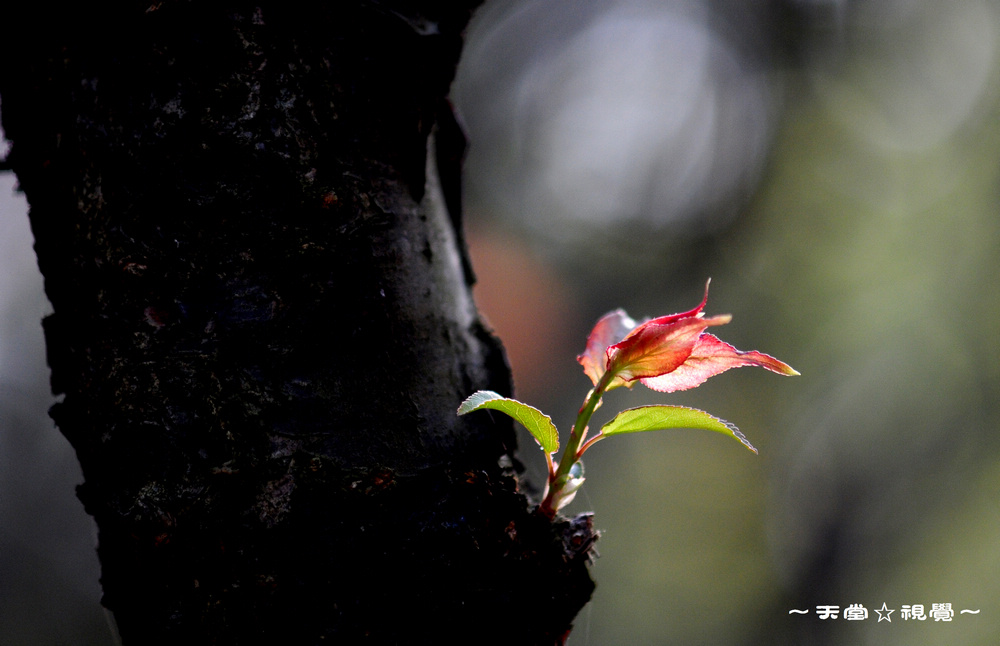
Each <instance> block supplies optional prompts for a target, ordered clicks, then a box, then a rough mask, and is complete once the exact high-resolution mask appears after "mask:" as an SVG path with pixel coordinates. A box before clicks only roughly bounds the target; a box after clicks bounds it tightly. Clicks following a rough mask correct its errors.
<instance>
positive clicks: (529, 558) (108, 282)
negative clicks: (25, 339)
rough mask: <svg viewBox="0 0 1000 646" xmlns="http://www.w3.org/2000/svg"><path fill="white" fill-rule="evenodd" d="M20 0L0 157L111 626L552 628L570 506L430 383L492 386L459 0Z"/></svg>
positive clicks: (463, 391)
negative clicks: (24, 241) (24, 232)
mask: <svg viewBox="0 0 1000 646" xmlns="http://www.w3.org/2000/svg"><path fill="white" fill-rule="evenodd" d="M19 4H21V5H29V4H30V5H32V7H35V6H38V7H40V8H32V7H27V6H23V7H20V8H16V9H15V8H7V9H3V10H0V11H2V15H0V17H2V18H3V23H4V24H5V27H6V29H5V31H6V32H7V34H6V35H5V36H4V45H2V46H0V47H2V48H3V50H2V51H0V54H2V58H0V96H2V100H3V104H2V110H3V125H4V128H5V130H6V133H7V136H8V139H10V141H11V143H12V148H11V153H10V155H9V163H10V166H11V167H12V168H13V169H14V170H15V171H16V173H17V176H18V180H19V183H20V185H21V188H22V189H23V190H24V192H25V193H26V195H27V198H28V200H29V204H30V208H31V210H30V218H31V224H32V228H33V231H34V234H35V238H36V245H35V249H36V251H37V255H38V261H39V265H40V267H41V270H42V273H43V274H44V276H45V283H46V292H47V294H48V297H49V299H50V301H51V302H52V305H53V309H54V314H52V315H51V316H49V317H48V318H46V319H45V321H44V328H45V333H46V341H47V345H48V360H49V365H50V366H51V368H52V387H53V390H54V392H56V393H57V394H60V393H64V394H65V397H64V399H63V400H62V401H61V402H60V403H58V404H56V405H55V406H54V407H53V410H52V415H53V417H54V418H55V420H56V422H57V424H58V426H59V428H60V430H61V431H62V433H63V434H64V435H65V436H66V437H67V438H68V439H69V441H70V442H71V443H72V445H73V447H74V448H75V450H76V452H77V455H78V457H79V459H80V463H81V465H82V467H83V472H84V478H85V481H84V483H83V484H82V485H81V486H80V487H79V497H80V499H81V500H82V501H83V502H84V504H85V506H86V508H87V511H88V512H89V513H90V514H92V515H93V516H94V518H95V520H96V522H97V525H98V529H99V546H98V554H99V557H100V560H101V564H102V572H103V574H102V584H103V587H104V599H103V603H104V605H106V606H107V607H108V608H109V609H110V610H111V611H112V612H113V613H114V616H115V619H116V620H117V623H118V626H119V630H120V634H121V637H122V641H123V643H125V644H126V645H128V644H249V643H267V642H268V641H274V642H278V641H280V643H289V644H319V643H353V642H361V641H364V642H365V643H497V642H504V641H509V642H510V643H517V644H535V643H537V644H545V643H549V644H551V643H557V642H559V640H560V639H561V637H562V636H563V635H564V634H565V633H566V632H567V631H568V629H569V626H570V622H571V621H572V619H573V617H574V616H575V614H576V612H577V611H578V610H579V608H580V607H582V605H583V604H584V603H585V602H586V601H587V599H588V598H589V596H590V593H591V591H592V587H593V584H592V582H591V580H590V577H589V574H588V571H587V565H586V561H587V557H588V550H589V545H590V544H591V542H592V540H593V538H594V534H593V530H592V528H591V526H590V524H589V517H582V518H579V519H576V521H575V522H573V523H571V522H569V521H565V520H560V521H559V522H556V523H549V522H548V521H546V520H545V519H544V518H542V517H541V516H540V515H538V514H536V513H533V511H532V510H531V508H530V506H529V503H528V501H527V500H526V499H525V498H524V497H523V496H522V495H521V494H520V493H519V492H518V491H517V489H516V478H515V475H514V474H513V472H512V471H511V469H510V464H511V463H512V451H513V449H514V435H513V429H512V427H511V426H510V424H509V422H508V421H507V420H506V418H505V416H497V417H496V418H490V417H489V416H488V415H486V414H477V415H470V416H467V417H463V418H458V417H456V415H455V409H456V408H457V406H458V404H459V403H460V402H461V400H462V399H463V398H464V397H465V396H467V395H469V394H471V393H472V392H473V391H475V390H476V389H480V388H490V389H493V390H497V391H499V392H501V393H505V394H506V393H508V391H509V390H510V385H509V374H508V370H507V368H506V364H505V361H504V359H503V354H502V350H501V348H500V346H499V344H498V342H497V341H496V340H495V339H494V338H493V337H492V336H491V335H490V334H489V333H488V332H487V331H486V330H485V329H484V328H483V326H482V324H481V323H480V322H479V319H478V317H477V314H476V312H475V308H474V306H473V304H472V302H471V297H470V290H469V286H470V285H471V282H472V277H471V275H470V272H469V269H468V266H467V263H465V262H464V261H463V258H464V248H463V244H462V242H461V237H460V228H459V226H458V222H459V219H460V216H459V204H460V200H459V195H458V189H459V172H460V161H461V148H462V144H463V141H464V140H463V139H462V136H461V133H460V131H459V130H458V127H457V125H456V123H455V120H454V118H453V116H452V114H451V111H450V109H449V108H448V104H447V101H446V99H445V97H446V95H447V92H448V87H449V84H450V82H451V79H452V76H453V74H454V70H455V65H456V63H457V60H458V54H459V51H460V49H461V34H462V30H463V29H464V27H465V24H466V22H467V20H468V18H469V15H470V12H471V11H472V9H473V7H474V5H475V4H477V2H476V1H475V0H469V1H468V2H465V3H462V2H451V3H448V2H434V1H430V0H427V1H424V2H380V1H376V0H369V1H354V2H331V3H329V4H328V6H326V7H325V8H322V9H321V8H317V7H315V6H314V5H312V4H310V5H308V7H309V8H308V9H305V8H303V9H297V8H289V5H291V4H292V3H289V2H275V3H270V4H269V3H266V2H262V3H259V5H252V6H243V5H242V4H241V3H232V4H230V5H221V4H219V5H217V4H216V3H191V2H184V1H182V0H164V1H163V2H155V1H151V0H147V1H146V2H124V1H118V2H108V3H97V4H96V5H94V4H92V3H76V4H68V5H66V6H64V7H53V5H52V4H45V5H39V4H38V3H19ZM222 7H225V8H222ZM12 33H17V34H18V35H19V36H20V39H17V44H16V46H15V45H14V43H13V40H15V39H11V38H9V35H10V34H12Z"/></svg>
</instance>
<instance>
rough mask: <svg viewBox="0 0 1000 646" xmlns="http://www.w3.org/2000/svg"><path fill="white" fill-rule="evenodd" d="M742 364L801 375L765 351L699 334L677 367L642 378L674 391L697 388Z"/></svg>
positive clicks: (654, 386)
mask: <svg viewBox="0 0 1000 646" xmlns="http://www.w3.org/2000/svg"><path fill="white" fill-rule="evenodd" d="M742 366H760V367H761V368H767V369H768V370H770V371H772V372H776V373H778V374H781V375H788V376H792V375H797V374H799V373H798V372H797V371H796V370H795V369H794V368H792V367H791V366H789V365H788V364H787V363H784V362H782V361H779V360H777V359H775V358H774V357H772V356H770V355H767V354H764V353H763V352H757V351H756V350H750V351H747V352H743V351H740V350H737V349H736V348H734V347H733V346H731V345H729V344H728V343H726V342H725V341H720V340H719V339H718V338H717V337H715V336H713V335H711V334H702V335H701V336H699V337H698V342H697V343H696V344H695V346H694V348H693V349H692V351H691V354H690V355H689V356H688V357H687V359H686V360H685V361H684V362H683V363H682V364H681V365H679V366H678V367H677V368H676V369H674V370H673V371H671V372H667V373H664V374H661V375H657V376H653V377H647V378H643V379H642V380H641V381H642V384H643V385H644V386H647V387H649V388H652V389H653V390H658V391H660V392H663V393H672V392H674V391H677V390H688V389H689V388H695V387H696V386H700V385H701V384H703V383H704V382H705V380H707V379H708V378H709V377H714V376H715V375H717V374H720V373H723V372H725V371H727V370H729V369H730V368H739V367H742Z"/></svg>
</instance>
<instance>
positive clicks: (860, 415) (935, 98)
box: [454, 0, 1000, 645]
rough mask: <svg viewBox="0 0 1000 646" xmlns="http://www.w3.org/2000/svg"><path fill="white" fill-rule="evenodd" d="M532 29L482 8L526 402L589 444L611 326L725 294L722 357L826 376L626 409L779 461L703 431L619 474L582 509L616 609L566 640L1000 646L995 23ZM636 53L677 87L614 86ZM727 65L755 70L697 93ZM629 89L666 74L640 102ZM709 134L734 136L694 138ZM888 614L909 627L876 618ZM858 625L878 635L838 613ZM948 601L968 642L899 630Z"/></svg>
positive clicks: (990, 17)
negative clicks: (692, 413)
mask: <svg viewBox="0 0 1000 646" xmlns="http://www.w3.org/2000/svg"><path fill="white" fill-rule="evenodd" d="M516 4H518V8H517V9H512V8H509V7H506V8H500V7H497V6H496V5H494V6H493V8H492V9H491V7H490V5H489V4H488V5H487V6H486V8H485V9H484V11H483V13H482V14H481V15H480V16H479V19H478V20H479V21H478V22H477V23H475V24H474V25H473V28H472V30H471V31H470V41H469V48H468V50H467V55H466V58H465V62H464V67H463V69H462V70H461V72H460V75H459V79H458V82H457V84H456V89H455V92H454V94H455V98H456V101H457V102H458V105H459V107H460V109H461V110H462V112H463V116H464V117H465V120H466V122H467V124H468V129H469V134H470V139H471V141H472V149H471V153H470V158H469V162H468V166H467V171H468V176H467V186H468V200H467V202H468V204H467V207H468V211H469V213H468V216H467V217H468V222H469V227H470V239H471V240H472V251H473V263H474V265H475V266H476V269H477V273H478V274H479V278H480V286H479V287H478V292H477V298H478V299H479V302H480V304H481V307H482V308H483V310H484V311H485V314H486V316H487V317H488V318H489V319H491V321H492V322H493V324H494V326H495V327H496V329H497V332H498V334H499V335H500V336H501V338H503V339H504V340H505V343H506V344H507V346H508V351H509V354H510V358H511V363H512V366H513V370H514V377H515V382H516V385H517V391H516V392H515V396H516V397H518V398H519V399H521V400H522V401H530V402H531V403H532V404H533V405H536V406H538V407H539V408H541V409H542V410H545V411H546V412H547V413H549V414H550V415H552V417H553V419H554V421H555V422H556V424H557V425H558V426H559V427H560V428H568V424H569V423H570V422H571V421H572V419H573V416H574V414H575V410H576V407H578V406H579V403H580V401H581V397H582V394H581V393H585V391H586V390H587V388H588V387H589V383H588V380H587V378H586V377H585V376H584V375H583V373H582V371H581V370H580V369H579V366H578V365H577V364H576V362H575V361H574V360H573V359H574V356H575V354H577V353H579V352H581V351H582V349H583V344H584V341H585V338H586V334H587V331H588V330H589V327H590V326H591V325H592V324H593V321H595V320H596V318H597V317H598V316H599V315H600V314H602V313H603V312H605V311H608V310H611V309H614V308H616V307H624V308H626V309H627V310H628V311H629V312H630V313H632V314H633V316H636V317H642V316H645V315H662V314H666V313H668V312H674V311H682V310H684V309H687V308H689V307H690V306H691V305H693V304H694V303H696V302H697V300H698V297H699V295H700V290H701V286H702V285H703V284H704V280H705V278H707V277H709V276H710V277H711V278H712V293H711V296H710V298H709V302H708V307H707V308H706V314H708V315H713V314H722V313H731V314H732V315H733V322H732V323H730V324H729V325H728V326H726V329H725V331H724V332H725V338H726V340H727V341H730V342H732V343H733V344H734V345H736V346H737V347H740V348H745V349H751V348H753V349H758V350H761V351H763V352H767V353H769V354H772V355H774V356H777V357H780V358H781V359H783V360H785V361H787V362H788V363H790V364H791V365H793V366H794V367H795V368H797V369H798V370H799V371H800V372H801V373H802V376H801V377H797V378H796V379H794V380H791V379H782V378H779V377H777V376H775V375H771V374H766V373H764V372H763V371H754V370H736V371H731V372H729V373H726V374H725V375H723V376H720V377H717V378H715V379H713V380H711V381H710V382H708V383H706V384H705V385H703V386H702V387H700V388H698V389H697V390H695V391H686V392H681V393H674V394H671V395H659V394H657V393H651V392H648V391H647V392H640V389H637V390H636V391H634V392H615V393H611V394H609V396H608V399H609V401H608V402H607V403H606V405H605V407H604V408H605V409H607V410H611V411H616V410H619V409H620V408H622V407H626V406H636V405H641V404H648V403H669V404H682V405H689V406H694V407H698V408H701V409H703V410H707V411H711V412H712V413H713V414H716V415H719V416H720V417H722V418H725V419H727V420H729V421H731V422H734V423H735V424H737V425H738V426H739V427H740V429H741V430H742V431H743V432H744V433H745V434H746V436H747V438H748V439H749V440H750V441H751V442H753V443H754V445H755V446H757V447H758V448H759V449H760V455H759V456H758V457H754V456H753V455H751V454H749V453H748V452H747V451H745V450H742V448H741V447H739V445H737V444H736V443H733V442H730V441H726V439H725V438H723V437H721V436H719V435H718V434H714V433H707V432H695V431H670V432H664V433H657V434H640V435H636V436H630V437H625V438H621V439H620V440H617V441H615V442H605V443H601V444H600V445H597V446H595V447H594V450H592V451H590V452H589V453H588V454H587V456H586V458H585V460H584V461H585V462H586V467H587V476H588V477H587V485H586V487H584V490H583V493H582V494H581V496H580V497H578V498H577V500H576V501H575V502H574V503H573V504H572V505H571V506H570V507H569V508H568V509H567V510H566V511H567V512H568V513H574V512H579V511H583V510H587V509H592V510H594V511H595V512H596V525H597V526H598V527H600V528H603V530H604V535H603V537H602V539H601V540H600V541H599V542H598V544H597V548H598V550H599V551H600V554H601V557H600V558H599V559H598V560H597V562H596V564H595V566H594V569H593V572H594V576H595V578H596V580H597V583H598V588H597V591H596V593H595V596H594V599H593V601H592V603H591V604H590V606H588V608H586V609H584V611H583V612H582V613H581V615H580V616H579V618H578V620H577V622H576V629H575V631H574V634H573V636H572V638H571V640H570V643H571V644H581V645H586V644H632V645H643V644H650V645H652V644H685V645H691V644H730V645H732V644H805V643H808V644H846V643H851V644H880V645H893V644H899V645H904V644H915V643H942V644H943V643H949V644H966V645H968V644H983V645H986V644H994V643H995V642H996V635H998V634H1000V605H998V603H997V601H996V600H997V599H1000V577H998V575H1000V513H998V510H997V502H996V499H997V494H998V493H1000V437H998V434H997V429H998V424H997V419H998V414H1000V410H998V403H1000V347H998V345H1000V334H998V325H997V321H998V320H1000V289H998V288H1000V285H998V282H1000V280H998V274H1000V217H998V215H1000V119H998V118H997V117H998V108H1000V66H998V47H997V46H998V42H1000V8H998V7H997V5H996V4H994V3H987V2H971V3H958V4H950V3H949V4H945V3H934V2H930V1H919V0H913V1H908V2H904V1H895V2H885V3H878V2H843V3H840V2H838V3H834V2H829V3H823V2H815V3H806V2H802V3H796V2H792V3H772V4H769V5H767V6H768V7H771V10H772V11H773V8H774V7H775V6H778V5H781V7H783V9H782V10H781V11H779V13H778V15H775V14H774V13H766V15H753V16H749V17H747V16H746V15H740V16H738V20H737V19H733V20H730V21H728V22H727V18H733V16H732V15H728V14H727V13H726V12H727V11H730V10H733V6H734V5H733V3H714V4H710V5H705V7H704V11H703V12H702V13H699V14H691V13H690V12H687V13H684V12H680V11H679V10H677V9H676V8H674V9H669V10H668V9H663V8H662V7H663V6H665V5H658V6H659V7H660V8H658V6H654V5H655V4H656V3H641V2H618V3H609V4H608V5H607V6H604V7H600V8H597V7H592V8H591V9H590V10H589V11H590V12H589V13H587V14H586V15H584V16H582V17H581V14H580V13H579V12H577V13H575V14H573V16H574V18H573V19H571V20H568V19H566V16H567V15H569V14H568V13H567V12H569V13H572V10H571V9H570V8H569V7H568V6H567V5H566V3H559V2H555V3H550V4H549V7H550V8H551V12H552V13H553V14H554V15H550V12H548V11H546V10H545V8H544V7H543V4H544V3H537V2H523V3H516ZM585 4H587V5H588V6H589V3H585ZM667 4H669V3H667ZM763 4H767V3H763ZM671 11H673V13H671ZM560 12H561V13H560ZM601 21H604V22H603V23H602V22H601ZM737 23H739V24H737ZM556 25H559V26H558V27H557V26H556ZM602 25H611V26H610V27H606V26H602ZM741 26H742V28H743V29H744V30H748V31H740V29H741ZM647 28H649V29H652V30H653V31H652V33H653V35H654V36H655V35H656V34H661V35H662V36H663V38H664V39H666V40H668V41H669V38H670V37H674V38H675V39H676V40H675V41H674V42H676V41H684V38H687V37H688V36H685V34H688V32H689V31H690V32H691V33H701V34H702V37H703V38H705V39H708V41H709V45H707V47H708V48H709V51H708V54H707V55H706V56H707V58H706V57H705V56H701V57H699V56H696V55H694V54H692V51H694V50H697V46H696V45H691V46H690V47H686V49H683V50H680V51H673V52H671V51H660V50H659V49H657V48H656V47H659V46H661V45H663V46H669V45H670V42H667V43H666V44H664V43H662V42H661V41H659V40H656V39H655V38H653V37H651V36H648V35H647V34H646V32H645V31H644V30H645V29H647ZM655 29H660V30H661V31H659V32H657V31H655ZM671 29H673V31H671ZM602 30H603V31H602ZM616 30H617V31H616ZM629 30H631V31H629ZM685 30H687V31H685ZM699 30H700V31H699ZM748 32H749V33H748ZM789 32H793V34H792V35H791V36H789ZM629 33H631V34H632V35H633V36H634V38H633V39H631V40H630V42H623V39H622V38H615V37H613V36H621V35H623V34H629ZM602 34H603V35H604V36H606V38H604V39H603V40H602V39H601V38H600V36H601V35H602ZM587 38H591V40H587ZM692 38H693V37H692ZM634 41H639V42H642V43H658V45H656V47H654V46H652V45H650V48H649V49H648V55H649V56H648V58H653V59H656V58H657V57H661V58H662V61H661V63H662V65H661V67H660V68H659V70H660V71H659V74H660V76H656V71H655V70H656V69H657V68H655V66H654V67H652V68H651V69H653V71H652V72H650V71H649V70H646V69H645V67H644V66H650V65H652V63H651V62H650V60H648V59H643V60H637V59H635V58H626V59H625V60H624V61H622V62H620V63H615V62H614V61H615V60H616V59H615V57H616V56H618V55H619V54H618V53H617V52H619V51H620V50H621V49H623V48H624V49H626V50H627V52H626V53H627V54H628V56H632V55H633V54H634V53H635V52H634V51H633V50H632V49H629V48H631V47H633V46H634ZM600 43H603V47H604V48H605V49H603V50H600V51H599V52H597V53H593V51H592V49H587V48H588V46H589V47H591V48H593V47H596V46H597V44H600ZM691 43H695V41H694V40H692V41H691ZM713 48H714V49H713ZM727 51H728V52H730V54H731V55H732V60H734V61H738V62H740V65H738V66H737V68H736V69H735V71H734V69H730V68H726V69H724V70H723V71H722V72H718V71H715V72H713V69H714V68H712V67H711V66H712V65H713V63H711V62H710V63H708V64H707V65H708V67H707V68H705V70H703V71H702V72H701V76H700V79H701V81H700V82H699V83H694V82H691V81H690V80H689V79H688V78H687V77H686V76H685V74H686V73H687V72H690V70H691V68H696V67H697V66H699V65H701V66H704V65H706V63H705V61H706V60H708V61H715V62H716V64H717V63H718V61H719V60H727V59H725V57H724V56H722V55H721V54H720V52H722V54H725V52H727ZM581 52H590V53H588V54H586V55H584V54H582V53H581ZM713 52H714V53H713ZM671 56H673V57H672V58H671ZM594 61H599V63H600V65H607V66H610V69H611V71H610V72H606V73H605V72H600V71H597V72H595V71H594V67H593V63H594ZM653 62H655V60H654V61H653ZM574 65H578V66H586V65H591V67H582V68H581V67H574ZM637 68H642V69H638V71H637ZM631 73H637V74H639V73H641V74H645V75H647V76H643V77H641V78H640V79H639V80H636V81H635V83H634V87H633V85H630V83H631V82H627V80H622V79H623V78H625V77H626V76H627V75H628V74H631ZM649 74H653V76H652V77H650V76H648V75H649ZM642 79H645V81H642ZM657 84H659V85H660V86H662V87H661V89H660V90H658V92H659V93H657V92H654V91H653V90H651V89H650V88H653V89H654V90H655V88H656V87H657ZM748 84H749V85H754V84H756V86H755V87H757V90H756V91H748V90H747V85H748ZM581 87H582V88H585V89H584V90H581V89H580V88H581ZM609 88H611V89H612V90H614V92H612V93H611V94H602V92H606V91H607V90H608V89H609ZM636 88H641V91H640V90H639V89H636ZM633 90H634V94H628V92H632V91H633ZM733 93H737V95H738V96H737V98H736V99H732V100H735V101H736V107H737V108H742V109H743V111H742V112H741V111H740V110H739V109H735V110H734V108H733V106H732V105H729V104H727V103H726V102H727V100H731V99H727V98H726V97H728V96H730V95H731V94H733ZM750 95H752V96H756V97H758V98H761V99H762V100H761V101H759V102H754V101H748V100H746V97H747V96H750ZM705 96H711V97H714V98H713V99H712V101H714V103H713V102H710V103H708V104H705V103H703V100H704V97H705ZM626 99H628V100H626ZM630 101H631V103H630ZM684 101H689V103H690V105H689V104H685V103H684ZM595 105H596V106H598V107H595ZM706 105H708V107H709V108H711V109H714V110H715V112H714V113H712V114H713V115H714V117H713V118H714V120H712V121H711V123H710V124H709V125H710V126H711V127H714V130H712V132H711V133H710V135H709V136H706V137H705V138H703V139H699V140H693V139H692V137H694V135H693V134H692V133H694V132H696V131H697V126H699V124H702V121H699V118H700V117H699V115H704V114H706V110H707V109H708V108H706V107H705V106H706ZM602 110H603V111H602ZM685 110H687V112H684V111H685ZM754 111H756V112H755V113H753V114H746V113H745V112H754ZM637 113H638V114H639V115H640V116H638V117H637V116H636V114H637ZM649 114H652V115H653V116H651V117H650V116H648V115H649ZM657 115H659V116H658V117H657ZM678 115H680V116H678ZM727 115H728V116H727ZM734 115H735V116H734ZM658 118H659V121H658V120H657V119H658ZM630 120H631V121H630ZM677 120H682V121H683V123H684V124H687V125H685V126H683V127H680V128H675V130H674V131H672V132H671V133H668V135H669V136H668V135H664V134H663V133H662V132H659V131H657V130H656V129H657V128H662V129H668V128H670V127H672V126H671V123H673V122H675V121H677ZM685 120H686V121H685ZM630 124H631V125H630ZM630 128H635V129H637V130H636V131H635V132H633V131H632V130H630ZM754 128H756V130H754ZM564 131H565V132H568V133H569V134H565V136H563V135H561V134H560V133H561V132H564ZM637 133H638V134H637ZM560 137H563V138H562V139H560ZM699 141H700V142H702V143H701V144H698V145H695V144H696V143H698V142H699ZM567 142H571V143H567ZM705 142H707V143H705ZM706 146H708V148H707V149H706ZM651 148H652V150H651ZM705 150H709V151H710V154H708V155H707V159H708V162H705V161H704V159H705V158H706V153H705ZM734 151H735V152H734ZM748 151H749V152H748ZM731 158H732V159H738V160H739V163H738V164H735V165H732V164H730V165H726V164H719V163H715V162H717V161H718V160H719V159H731ZM713 160H714V161H713ZM705 163H708V166H709V170H707V171H705V172H703V173H701V174H698V173H696V172H694V171H692V168H695V167H703V166H704V165H705ZM699 164H701V166H698V165H699ZM698 182H701V184H699V183H698ZM661 184H665V185H669V186H673V187H675V188H677V187H679V188H677V190H684V191H686V195H688V198H687V199H686V200H684V201H678V200H675V199H671V198H670V196H669V195H667V196H664V195H663V194H661V193H659V192H658V188H657V187H658V186H660V185H661ZM715 186H718V187H719V191H718V192H713V190H712V189H713V187H715ZM601 191H605V192H607V193H608V194H609V195H611V196H612V197H614V199H608V200H607V201H602V200H601V199H600V197H599V195H600V192H601ZM675 192H676V191H675ZM595 195H598V197H595ZM602 212H603V213H604V217H603V218H602V217H601V213H602ZM551 312H555V313H556V314H555V315H553V314H552V313H551ZM567 328H568V329H567ZM621 390H622V391H624V389H621ZM601 422H602V420H598V419H597V417H595V423H596V424H600V423H601ZM592 426H594V425H592ZM564 439H565V438H564ZM521 447H522V449H521V451H522V455H521V460H522V461H524V462H525V463H526V464H527V465H528V467H529V472H528V474H527V477H528V479H529V482H528V486H529V487H530V486H531V481H534V482H535V483H541V482H542V481H543V480H542V478H544V475H543V471H540V469H543V465H542V462H543V460H542V456H541V455H540V454H538V455H536V452H537V447H535V446H534V442H532V441H531V440H530V438H527V436H525V437H524V438H523V439H522V442H521ZM537 486H540V484H537ZM883 602H885V603H886V604H887V607H888V608H890V609H896V612H895V613H893V614H892V615H890V617H891V621H882V622H879V621H878V616H877V615H876V613H875V609H876V608H881V607H882V603H883ZM855 603H861V604H863V605H864V606H865V607H866V608H867V609H868V611H869V613H870V616H869V619H867V620H865V621H847V620H845V619H844V618H843V617H842V616H841V617H840V618H839V619H836V620H820V619H818V617H817V616H816V612H815V606H817V605H828V604H829V605H839V606H840V607H841V612H843V609H844V608H846V607H847V606H848V605H850V604H855ZM934 603H951V604H952V605H953V608H954V611H955V617H954V619H953V620H952V621H951V622H936V621H934V620H933V619H928V620H925V621H922V622H921V621H915V620H909V621H904V620H903V619H902V618H901V612H900V609H901V607H902V606H903V605H904V604H905V605H913V604H923V605H924V606H925V608H926V610H927V611H928V612H929V611H930V609H931V607H932V604H934ZM791 609H810V610H811V612H810V613H809V614H808V615H789V612H788V611H789V610H791ZM960 609H979V610H980V613H979V614H978V615H972V614H959V610H960Z"/></svg>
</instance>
